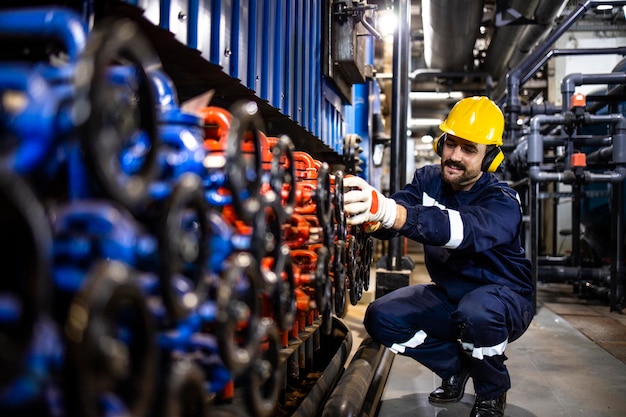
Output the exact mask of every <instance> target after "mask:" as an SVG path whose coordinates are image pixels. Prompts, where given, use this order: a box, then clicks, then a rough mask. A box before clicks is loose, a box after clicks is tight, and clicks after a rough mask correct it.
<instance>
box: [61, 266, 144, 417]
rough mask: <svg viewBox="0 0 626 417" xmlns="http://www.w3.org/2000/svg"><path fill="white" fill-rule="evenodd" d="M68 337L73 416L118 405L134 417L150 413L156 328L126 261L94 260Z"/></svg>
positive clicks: (75, 302)
mask: <svg viewBox="0 0 626 417" xmlns="http://www.w3.org/2000/svg"><path fill="white" fill-rule="evenodd" d="M65 336H66V340H67V358H66V364H67V371H68V373H67V376H68V383H69V384H68V385H69V386H68V389H67V394H68V396H67V397H66V405H67V407H68V410H69V415H70V416H72V417H78V416H81V417H83V416H86V417H96V416H102V415H103V412H102V410H103V409H106V408H107V407H110V406H113V405H114V406H115V407H119V406H120V405H123V407H124V409H125V411H126V412H128V414H129V415H131V416H142V415H145V414H146V412H147V411H148V409H149V406H150V404H151V400H152V393H153V385H154V380H155V376H156V372H155V371H156V370H155V368H156V366H155V355H156V340H155V332H154V328H153V321H152V317H151V315H150V312H149V311H148V307H147V305H146V301H145V298H144V296H143V294H142V293H141V289H140V288H139V286H138V285H137V283H136V277H135V276H134V274H133V272H132V270H131V269H130V268H129V267H128V266H127V265H125V264H123V263H121V262H117V261H99V262H98V263H96V264H95V265H94V267H93V268H92V270H91V271H90V272H89V275H88V276H87V279H86V282H85V285H84V286H83V288H81V290H80V291H79V292H78V293H77V294H76V295H75V296H74V299H73V300H72V303H71V305H70V307H69V311H68V317H67V321H66V323H65Z"/></svg>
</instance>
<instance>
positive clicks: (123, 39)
mask: <svg viewBox="0 0 626 417" xmlns="http://www.w3.org/2000/svg"><path fill="white" fill-rule="evenodd" d="M160 67H161V63H160V61H159V59H158V56H157V55H156V53H155V52H154V50H153V48H152V46H151V45H150V44H149V42H148V41H147V40H146V38H145V37H144V36H143V35H142V34H141V32H140V30H139V27H138V26H137V25H136V24H135V23H133V22H132V21H130V20H125V19H122V20H120V19H116V20H104V21H102V22H101V23H100V24H99V25H98V26H96V28H94V30H93V31H92V32H91V34H90V36H89V38H88V41H87V45H86V47H85V51H84V53H83V54H82V55H81V57H80V60H79V63H78V65H77V69H76V94H77V100H76V106H75V113H76V114H78V115H79V119H80V120H83V123H82V125H81V134H80V136H81V145H82V149H83V152H84V154H85V158H86V162H87V165H88V167H89V168H90V169H91V171H92V174H93V175H94V177H95V178H96V180H97V184H98V185H99V187H100V188H101V192H103V193H104V194H105V195H106V196H107V197H109V198H111V199H113V200H115V201H118V202H120V203H121V204H123V205H124V206H125V207H127V208H128V209H129V210H131V211H137V210H138V209H139V208H141V205H142V204H143V203H145V198H146V195H147V193H148V187H149V185H150V183H151V182H152V181H153V180H154V179H155V176H156V174H157V172H156V171H157V170H156V168H157V152H158V148H159V142H160V139H159V136H158V134H157V116H156V109H155V107H156V106H155V104H156V99H155V95H154V91H153V88H152V86H151V84H150V79H149V76H148V74H147V73H146V72H147V70H148V68H150V69H154V70H158V69H159V68H160ZM121 68H132V69H133V70H134V71H131V74H132V77H129V78H130V79H127V80H126V82H125V83H119V81H117V80H116V79H115V74H116V71H117V72H120V71H122V69H121ZM120 84H123V85H120Z"/></svg>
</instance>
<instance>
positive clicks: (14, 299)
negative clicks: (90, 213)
mask: <svg viewBox="0 0 626 417" xmlns="http://www.w3.org/2000/svg"><path fill="white" fill-rule="evenodd" d="M0 230H2V233H1V234H0V265H2V278H1V279H0V387H2V386H4V385H6V384H8V383H9V382H10V381H12V380H13V379H14V378H15V377H16V376H17V375H18V374H19V372H20V370H21V368H22V365H23V359H24V354H25V352H26V351H27V348H28V346H29V345H30V343H31V339H32V334H33V327H34V326H35V323H36V321H37V318H38V316H39V314H40V312H41V311H42V310H43V311H45V310H46V309H47V308H46V304H47V299H46V298H45V297H47V296H48V295H49V291H48V289H49V282H50V276H49V271H50V264H51V259H50V254H51V248H52V238H51V232H50V225H49V222H48V219H47V216H46V214H45V211H44V208H43V206H42V205H41V203H40V202H39V201H38V200H37V198H36V197H35V196H34V194H33V193H32V192H31V190H30V188H29V186H28V185H27V184H26V183H25V182H24V181H23V180H22V179H21V178H20V177H19V176H18V175H16V174H14V173H11V172H4V171H3V172H0Z"/></svg>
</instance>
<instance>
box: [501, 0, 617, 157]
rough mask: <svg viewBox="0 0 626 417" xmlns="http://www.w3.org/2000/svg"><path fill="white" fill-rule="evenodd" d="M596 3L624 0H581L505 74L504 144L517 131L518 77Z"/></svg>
mask: <svg viewBox="0 0 626 417" xmlns="http://www.w3.org/2000/svg"><path fill="white" fill-rule="evenodd" d="M597 5H611V6H623V5H626V1H622V0H620V1H597V0H585V1H581V2H580V4H579V5H578V7H577V8H576V9H574V10H573V11H572V13H570V14H569V15H568V16H567V17H566V18H565V19H563V21H562V22H561V23H560V24H559V25H558V26H556V27H555V28H554V29H553V30H552V32H551V33H550V34H549V35H548V36H547V38H546V39H545V40H544V41H543V42H542V43H541V44H540V45H539V46H538V47H537V48H535V50H533V52H532V53H531V54H529V55H528V57H527V58H526V59H524V60H523V61H522V62H520V63H519V64H518V65H517V66H516V67H515V68H513V69H512V70H511V71H509V72H508V73H507V75H506V85H507V95H506V104H505V105H504V111H505V117H506V127H505V145H507V146H510V145H514V144H515V142H516V140H517V135H518V133H519V127H518V126H517V118H518V117H519V114H520V109H521V104H520V98H519V90H520V79H521V77H522V74H524V73H525V72H526V71H527V70H528V69H529V68H531V67H532V66H533V64H534V63H535V62H537V60H538V59H540V58H541V57H542V56H544V55H545V54H546V52H547V51H548V49H550V47H551V46H552V45H553V44H554V43H555V42H556V41H557V40H558V39H559V38H560V37H561V36H562V35H563V34H564V33H565V32H566V31H567V30H568V29H569V28H570V26H572V25H573V24H574V23H575V22H576V21H577V20H578V19H580V17H581V16H583V15H584V14H585V13H586V12H587V11H588V10H589V9H591V8H593V7H595V6H597Z"/></svg>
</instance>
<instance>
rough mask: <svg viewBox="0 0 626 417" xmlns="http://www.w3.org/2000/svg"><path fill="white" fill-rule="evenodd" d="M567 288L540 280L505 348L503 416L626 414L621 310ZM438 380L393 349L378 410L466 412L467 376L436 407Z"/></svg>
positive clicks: (353, 315)
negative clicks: (519, 331) (528, 318)
mask: <svg viewBox="0 0 626 417" xmlns="http://www.w3.org/2000/svg"><path fill="white" fill-rule="evenodd" d="M412 257H413V259H415V260H416V261H417V265H416V268H415V270H414V271H413V273H412V275H411V283H417V282H424V281H428V275H427V274H426V272H425V270H424V267H423V264H421V263H420V262H419V257H417V258H416V257H415V256H412ZM372 269H373V270H374V268H372ZM372 275H373V277H372V284H371V286H370V290H369V291H368V292H367V293H365V294H364V296H363V299H362V300H361V302H360V303H359V304H358V305H356V306H350V309H349V312H348V314H347V316H346V317H345V319H344V321H345V322H346V324H347V325H348V326H349V327H350V329H351V330H352V332H353V336H354V344H353V352H354V351H356V349H357V348H358V346H359V345H360V343H361V341H362V339H363V338H364V337H365V336H366V334H365V331H364V329H363V325H362V318H363V314H364V312H365V309H366V306H367V304H368V303H369V302H370V301H371V300H372V299H373V292H374V288H375V271H373V274H372ZM571 288H572V287H571V285H568V284H539V287H538V304H539V306H538V312H537V315H536V316H535V318H534V320H533V322H532V324H531V326H530V328H529V329H528V331H527V332H526V333H525V334H524V335H523V336H522V337H521V338H520V339H518V340H517V341H515V342H514V343H511V344H510V345H509V347H508V348H507V356H508V357H509V360H508V361H507V362H506V364H507V367H508V368H509V372H510V374H511V382H512V388H511V390H510V391H509V393H508V395H507V407H506V412H505V415H506V416H508V417H533V416H534V417H624V416H626V363H625V360H626V353H625V352H626V317H624V315H620V314H617V313H610V312H609V307H608V306H606V305H602V304H601V303H599V302H594V301H590V300H580V299H578V298H577V297H576V296H574V295H573V294H572V290H571ZM439 385H440V379H439V377H437V376H436V375H434V374H433V373H432V372H431V371H429V370H428V369H426V368H425V367H424V366H422V365H421V364H419V363H417V362H415V361H413V360H412V359H410V358H407V357H404V356H401V355H396V357H395V358H394V362H393V365H392V368H391V372H390V374H389V378H388V380H387V384H386V386H385V388H384V392H383V394H382V399H381V403H380V408H379V411H378V414H377V416H378V417H392V416H394V417H404V416H407V417H408V416H411V417H426V416H428V417H432V416H438V417H457V416H459V417H461V416H462V417H467V416H469V413H470V410H471V408H472V405H473V403H474V391H473V386H472V382H471V380H470V381H469V382H468V384H467V387H466V391H465V396H464V397H463V399H462V400H461V401H460V402H459V403H453V404H450V405H445V406H441V405H440V406H437V407H435V406H433V405H431V404H430V403H429V402H428V393H429V392H431V391H432V390H433V389H435V388H436V387H437V386H439ZM370 415H372V414H370Z"/></svg>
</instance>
